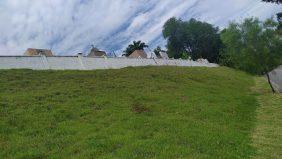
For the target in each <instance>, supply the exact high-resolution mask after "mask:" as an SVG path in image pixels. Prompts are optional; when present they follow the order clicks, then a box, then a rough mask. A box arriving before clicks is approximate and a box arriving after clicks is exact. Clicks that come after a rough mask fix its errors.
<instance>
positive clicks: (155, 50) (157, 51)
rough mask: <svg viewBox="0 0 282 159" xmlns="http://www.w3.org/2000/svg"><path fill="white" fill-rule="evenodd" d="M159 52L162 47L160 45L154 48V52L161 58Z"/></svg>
mask: <svg viewBox="0 0 282 159" xmlns="http://www.w3.org/2000/svg"><path fill="white" fill-rule="evenodd" d="M161 52H162V48H161V47H160V46H158V47H157V48H155V49H154V53H155V55H156V56H157V57H158V58H161Z"/></svg>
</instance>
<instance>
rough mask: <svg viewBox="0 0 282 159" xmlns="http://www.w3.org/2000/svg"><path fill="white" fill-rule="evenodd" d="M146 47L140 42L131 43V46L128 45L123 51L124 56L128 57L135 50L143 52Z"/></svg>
mask: <svg viewBox="0 0 282 159" xmlns="http://www.w3.org/2000/svg"><path fill="white" fill-rule="evenodd" d="M146 47H148V45H146V43H144V42H142V41H133V43H132V44H130V45H128V47H127V48H126V50H125V51H124V53H125V54H124V55H125V56H127V57H128V56H130V55H131V54H132V53H133V52H134V51H135V50H144V48H146Z"/></svg>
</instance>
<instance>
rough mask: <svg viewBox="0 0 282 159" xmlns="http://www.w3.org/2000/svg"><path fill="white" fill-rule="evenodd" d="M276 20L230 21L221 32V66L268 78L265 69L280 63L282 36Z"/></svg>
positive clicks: (250, 19)
mask: <svg viewBox="0 0 282 159" xmlns="http://www.w3.org/2000/svg"><path fill="white" fill-rule="evenodd" d="M277 25H278V23H277V22H275V21H274V20H272V19H269V20H266V21H265V22H261V21H259V20H258V19H254V18H249V19H245V21H244V22H243V23H242V24H238V23H231V24H230V25H229V26H228V28H226V29H225V30H223V31H222V33H221V39H222V41H223V44H224V49H223V51H222V52H221V58H220V62H221V64H223V65H226V66H229V67H233V68H237V69H241V70H244V71H246V72H249V73H252V74H257V75H263V74H265V75H266V76H267V77H268V81H269V84H270V86H271V88H272V91H274V89H273V87H272V85H271V82H270V79H269V71H271V70H273V69H274V68H276V67H277V66H279V65H281V64H282V52H281V50H282V36H281V34H279V30H278V29H277Z"/></svg>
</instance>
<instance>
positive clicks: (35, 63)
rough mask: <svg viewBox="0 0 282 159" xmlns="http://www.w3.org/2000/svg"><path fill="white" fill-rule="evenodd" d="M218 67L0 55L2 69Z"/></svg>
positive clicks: (186, 62) (187, 62) (185, 62)
mask: <svg viewBox="0 0 282 159" xmlns="http://www.w3.org/2000/svg"><path fill="white" fill-rule="evenodd" d="M166 65H168V66H184V67H192V66H193V67H196V66H202V67H217V66H218V65H216V64H211V63H200V62H195V61H190V60H166V59H130V58H91V57H82V56H55V57H46V56H0V69H34V70H48V69H51V70H95V69H119V68H124V67H129V66H132V67H134V66H166Z"/></svg>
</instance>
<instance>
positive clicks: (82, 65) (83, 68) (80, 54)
mask: <svg viewBox="0 0 282 159" xmlns="http://www.w3.org/2000/svg"><path fill="white" fill-rule="evenodd" d="M77 58H78V62H79V63H80V66H81V70H86V68H85V65H84V63H83V56H82V53H79V54H78V55H77Z"/></svg>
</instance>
